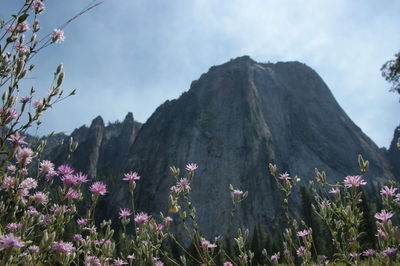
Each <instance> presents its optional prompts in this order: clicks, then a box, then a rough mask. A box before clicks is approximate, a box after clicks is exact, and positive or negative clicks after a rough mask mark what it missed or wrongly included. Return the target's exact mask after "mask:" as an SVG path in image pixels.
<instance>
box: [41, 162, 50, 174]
mask: <svg viewBox="0 0 400 266" xmlns="http://www.w3.org/2000/svg"><path fill="white" fill-rule="evenodd" d="M39 171H40V172H41V173H43V174H46V173H48V172H52V171H54V164H53V163H52V162H50V161H48V160H43V161H41V162H40V164H39Z"/></svg>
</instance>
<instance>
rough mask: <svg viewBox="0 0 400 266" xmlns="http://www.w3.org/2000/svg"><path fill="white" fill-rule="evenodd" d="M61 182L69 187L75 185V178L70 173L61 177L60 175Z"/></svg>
mask: <svg viewBox="0 0 400 266" xmlns="http://www.w3.org/2000/svg"><path fill="white" fill-rule="evenodd" d="M61 182H62V183H63V185H64V186H65V187H69V186H72V185H76V178H75V176H74V175H72V174H69V175H64V176H63V177H61Z"/></svg>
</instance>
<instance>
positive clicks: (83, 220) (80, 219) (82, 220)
mask: <svg viewBox="0 0 400 266" xmlns="http://www.w3.org/2000/svg"><path fill="white" fill-rule="evenodd" d="M87 222H88V220H87V219H85V218H79V219H78V220H76V223H77V224H78V225H80V226H85V225H87Z"/></svg>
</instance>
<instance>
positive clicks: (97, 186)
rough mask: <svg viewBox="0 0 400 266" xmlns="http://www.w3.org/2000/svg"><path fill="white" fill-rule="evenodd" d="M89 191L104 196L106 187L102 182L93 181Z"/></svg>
mask: <svg viewBox="0 0 400 266" xmlns="http://www.w3.org/2000/svg"><path fill="white" fill-rule="evenodd" d="M89 190H90V192H92V193H93V194H96V195H102V196H104V195H105V194H106V193H107V187H106V185H105V184H104V183H103V182H95V183H93V184H92V185H91V186H90V189H89Z"/></svg>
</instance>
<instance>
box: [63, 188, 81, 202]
mask: <svg viewBox="0 0 400 266" xmlns="http://www.w3.org/2000/svg"><path fill="white" fill-rule="evenodd" d="M65 196H66V197H67V199H77V198H79V197H80V196H81V193H79V192H78V191H76V190H75V189H73V188H71V187H70V188H68V191H67V193H66V194H65Z"/></svg>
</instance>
